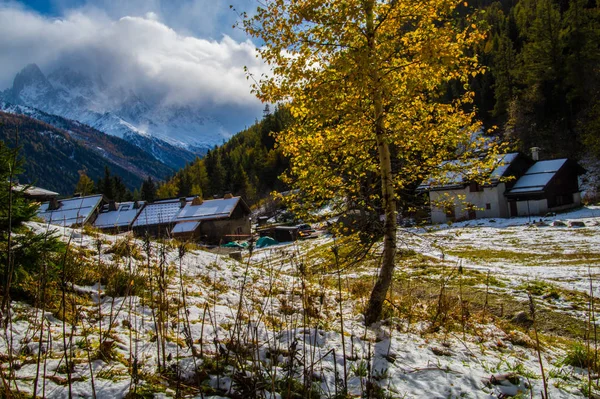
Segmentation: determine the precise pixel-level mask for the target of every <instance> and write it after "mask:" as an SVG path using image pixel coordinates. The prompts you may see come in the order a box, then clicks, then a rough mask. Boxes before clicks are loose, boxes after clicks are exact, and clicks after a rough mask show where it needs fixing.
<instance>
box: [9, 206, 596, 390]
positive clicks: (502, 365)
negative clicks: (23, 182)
mask: <svg viewBox="0 0 600 399" xmlns="http://www.w3.org/2000/svg"><path fill="white" fill-rule="evenodd" d="M599 218H600V208H584V209H582V210H579V211H576V212H572V213H568V214H563V215H559V216H557V217H556V218H555V219H556V220H558V219H560V220H566V221H569V220H580V221H583V222H584V223H585V224H586V227H583V228H558V227H539V228H538V227H532V226H528V225H527V224H526V223H527V222H528V221H527V219H510V220H496V221H491V220H487V221H476V222H465V223H457V224H454V225H452V226H443V227H437V228H433V229H430V230H428V231H425V230H413V231H410V232H405V233H402V234H401V236H400V242H401V243H402V245H406V246H407V247H409V248H411V249H417V250H418V251H419V252H422V253H424V254H427V255H431V256H435V257H437V258H440V259H441V258H442V257H443V258H444V261H447V262H450V263H451V262H458V261H460V262H462V263H463V265H464V266H465V267H472V268H476V269H488V270H491V271H492V272H493V273H495V274H497V275H498V276H501V277H503V278H505V279H509V280H510V279H516V280H528V279H531V278H550V279H553V281H556V283H557V284H561V285H563V286H566V287H569V288H573V289H580V290H582V291H585V290H586V288H585V286H586V284H587V286H588V287H589V282H586V281H585V280H586V279H587V277H586V276H587V270H588V266H589V267H590V268H592V269H593V271H594V273H596V271H597V270H596V268H597V267H598V263H600V256H597V255H598V253H597V250H596V248H598V240H599V238H598V236H599V235H598V229H599V228H600V227H599V226H598V221H600V219H599ZM31 226H32V228H33V229H34V230H36V231H45V230H46V229H47V228H48V226H46V225H42V224H37V223H33V224H31ZM57 234H59V235H60V236H61V239H63V240H64V241H65V242H70V245H72V246H73V247H75V248H83V249H85V250H87V251H89V252H90V254H91V255H90V259H91V260H92V263H91V266H90V267H95V266H93V262H94V261H95V259H97V256H98V254H97V253H94V251H95V248H97V245H98V242H101V243H102V248H104V249H103V250H102V253H101V254H100V259H101V263H104V264H109V263H111V262H113V263H114V262H118V263H119V264H120V265H121V267H122V268H124V269H127V268H129V267H131V269H132V270H133V271H134V272H135V271H137V272H139V273H142V275H143V276H145V278H147V275H145V274H143V273H147V272H148V271H147V270H148V268H147V264H148V259H147V258H146V257H145V255H144V254H143V251H142V256H141V257H138V259H137V260H136V259H130V258H118V256H117V255H116V254H109V253H107V252H108V251H107V248H109V247H111V246H114V245H115V244H116V243H118V242H119V241H122V240H126V238H125V237H124V236H118V237H115V236H108V235H107V236H105V235H98V236H90V235H87V234H85V233H83V232H82V231H80V230H72V229H68V228H57ZM331 242H332V239H331V238H329V237H321V238H318V239H315V240H308V241H304V242H299V243H294V244H286V245H278V246H275V247H270V248H265V249H260V250H255V251H253V253H252V254H251V256H250V254H249V253H246V255H245V257H244V262H238V261H235V260H233V259H230V258H229V257H228V256H227V255H226V254H219V253H209V252H204V251H200V250H192V251H188V252H186V253H185V254H183V256H182V257H180V252H179V250H178V248H170V247H166V246H162V245H160V244H158V243H154V244H153V246H152V248H151V260H150V263H151V264H153V265H155V266H153V268H154V269H152V270H155V269H156V267H158V266H156V265H158V264H161V261H162V264H163V265H164V266H165V267H164V281H162V282H161V281H160V280H159V277H158V275H159V274H160V273H159V272H153V273H155V274H152V279H151V280H150V282H149V285H150V287H151V288H152V289H151V294H148V293H146V294H144V295H142V296H125V297H115V298H113V297H109V296H108V295H107V294H106V292H107V287H105V286H100V285H98V284H96V285H90V286H81V285H75V286H73V285H71V286H70V287H69V289H70V290H72V291H73V292H75V293H77V295H79V296H80V297H81V298H83V299H81V300H80V301H79V302H78V303H77V305H76V309H77V310H76V312H75V313H76V314H77V323H76V325H75V326H72V325H71V324H68V323H64V324H63V322H62V321H61V320H59V319H58V318H57V317H56V315H52V314H51V313H49V312H44V313H43V314H42V312H41V311H40V310H39V309H36V308H33V307H31V306H29V305H25V304H23V303H20V302H14V303H13V305H12V312H11V318H10V319H11V321H12V322H11V323H9V325H8V326H7V328H6V329H4V330H3V334H0V335H1V337H0V354H4V355H0V362H1V363H2V364H1V367H2V370H3V373H4V375H5V376H7V377H8V378H9V379H10V380H11V384H12V385H11V389H13V390H16V389H17V388H18V390H19V391H20V392H25V393H27V394H32V393H33V389H34V380H35V376H36V375H39V379H38V383H37V393H38V395H42V394H43V395H44V396H45V397H53V398H54V397H56V398H58V397H68V396H69V383H68V378H69V374H68V373H67V370H66V363H67V361H66V360H67V359H71V363H72V373H71V375H70V378H71V384H70V386H71V393H72V395H73V396H74V397H93V396H96V397H98V398H113V397H124V396H125V395H126V394H127V393H128V392H133V391H134V390H135V391H136V392H137V393H139V394H141V393H149V392H153V393H156V394H159V395H160V397H175V396H176V394H177V392H179V393H183V394H185V395H186V396H187V397H203V398H209V397H213V398H216V397H219V396H226V397H231V396H235V395H236V393H237V395H238V396H237V397H240V396H248V397H252V395H256V397H265V398H282V397H283V398H285V397H287V396H286V395H287V393H290V392H296V393H297V392H298V389H299V388H298V386H300V387H302V384H306V386H308V387H309V388H310V389H312V390H314V392H317V393H318V396H320V397H326V398H329V397H335V396H336V394H337V393H339V392H341V390H342V389H343V385H344V381H345V384H346V385H347V389H348V392H349V394H350V395H351V396H352V397H360V396H366V395H367V390H368V389H369V388H368V387H370V386H372V384H375V385H376V386H377V387H380V389H381V390H380V392H379V395H380V396H377V397H393V398H396V397H402V398H498V397H501V396H502V395H503V394H511V395H514V394H517V393H518V392H522V393H524V395H525V396H526V397H529V388H528V387H531V392H533V393H534V397H539V396H538V395H539V392H541V391H542V389H543V387H542V379H541V377H540V367H539V363H538V360H537V354H536V352H535V351H534V350H533V349H532V348H531V345H523V344H522V342H521V341H523V339H521V340H515V334H517V335H518V334H521V336H522V335H525V334H523V333H519V332H506V331H504V330H501V329H500V328H498V327H496V326H494V325H493V324H485V323H484V324H477V323H476V322H473V324H472V325H471V329H470V332H468V333H465V334H464V335H463V334H460V335H459V334H457V333H456V332H453V331H447V330H445V329H444V328H443V327H442V328H441V329H440V330H438V331H437V332H429V331H428V329H427V327H428V326H427V322H413V325H412V326H411V328H410V329H408V331H407V328H406V322H405V321H404V320H400V319H396V318H391V319H388V320H385V321H384V322H382V323H380V324H378V325H376V326H374V327H371V328H365V326H364V324H363V322H362V316H361V315H360V314H359V312H358V311H357V308H358V305H359V304H357V303H356V301H354V300H353V299H351V297H350V295H348V293H342V295H343V300H342V302H341V306H340V302H339V298H338V295H339V293H338V292H337V291H336V290H334V289H331V288H327V287H326V286H322V285H319V284H316V283H315V282H314V281H307V280H306V279H305V278H304V277H303V274H302V272H301V270H302V267H303V266H302V265H303V262H304V259H305V258H306V257H307V256H309V254H310V253H311V251H313V250H314V249H315V248H317V247H321V246H327V245H330V244H331ZM131 243H132V245H135V246H137V247H139V248H143V245H144V243H143V242H141V241H138V240H132V241H131ZM469 248H474V249H479V250H483V251H484V252H485V251H490V250H492V249H494V250H495V249H497V248H500V249H501V250H502V251H504V252H503V253H504V254H506V253H518V254H522V253H525V254H527V255H528V256H526V257H521V258H519V257H513V258H511V260H509V261H507V260H502V259H494V258H489V257H487V258H485V259H483V258H482V259H479V260H478V258H476V257H461V255H460V251H463V250H468V249H469ZM466 253H467V254H468V251H466ZM548 253H551V254H555V253H556V254H562V255H569V256H551V257H548V256H545V254H548ZM581 253H585V254H588V255H589V256H587V257H586V258H585V261H582V262H576V261H578V260H579V259H580V258H579V257H578V256H576V255H578V254H581ZM161 254H164V256H161ZM574 255H575V256H574ZM523 259H524V260H523ZM320 261H321V260H320V259H313V260H312V262H314V263H317V264H318V263H319V262H320ZM180 266H181V267H180ZM180 273H181V275H182V277H183V278H182V279H180V277H179V276H180ZM348 273H349V274H350V273H352V271H351V270H350V271H348ZM161 284H162V286H163V287H165V289H160V288H159V287H160V286H161ZM182 292H183V293H185V299H184V296H183V295H182ZM240 298H242V300H241V303H240ZM184 301H185V302H184ZM184 303H185V305H184ZM151 304H154V306H150V305H151ZM161 309H162V312H161ZM340 309H341V313H340ZM340 316H342V317H343V321H342V317H340ZM41 320H43V321H44V323H43V326H44V330H43V331H41V334H40V325H41V322H40V321H41ZM307 320H308V321H307ZM342 331H343V333H342ZM40 337H41V340H40ZM525 341H527V340H525ZM100 353H102V354H103V355H99V354H100ZM65 354H66V357H65ZM38 356H39V359H40V361H39V362H38ZM564 356H565V352H564V350H562V349H559V348H553V347H550V346H548V347H546V348H544V351H543V362H544V363H543V364H544V367H545V370H546V375H547V376H550V377H549V387H548V389H549V394H550V395H549V396H550V397H552V398H571V397H584V396H583V394H581V391H580V387H581V386H582V385H585V384H586V383H587V382H586V381H587V371H584V370H581V369H577V368H573V367H570V366H564V365H561V363H560V360H561V359H563V358H564ZM90 360H91V362H90ZM11 364H12V367H10V366H11ZM160 365H164V366H166V367H164V369H163V370H162V371H161V372H160V373H159V372H158V371H157V369H158V368H159V366H160ZM507 373H515V374H514V375H507ZM492 375H495V376H496V377H497V379H498V380H499V381H498V382H497V385H494V384H491V383H488V384H486V383H485V382H486V381H489V379H490V377H491V376H492ZM43 376H45V378H43ZM92 376H93V380H92V378H91V377H92ZM290 377H292V379H294V380H296V381H298V382H299V383H296V384H294V383H292V382H290V381H291V380H290ZM178 381H179V382H178ZM198 384H200V386H201V387H202V390H199V389H198V388H193V387H198ZM298 384H299V385H298ZM93 389H95V395H94V394H93ZM273 391H275V392H277V393H274V392H273ZM202 392H203V393H202ZM300 392H301V391H300ZM211 395H213V396H211ZM303 395H305V396H306V395H307V392H304V393H303ZM373 395H374V394H372V397H376V396H373Z"/></svg>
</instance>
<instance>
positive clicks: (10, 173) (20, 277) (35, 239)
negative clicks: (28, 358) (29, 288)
mask: <svg viewBox="0 0 600 399" xmlns="http://www.w3.org/2000/svg"><path fill="white" fill-rule="evenodd" d="M19 150H20V148H19V147H17V148H10V147H8V146H7V145H6V144H5V143H4V142H3V141H0V277H1V279H2V288H1V292H0V295H1V296H2V303H1V309H0V315H6V316H8V313H7V312H6V310H7V307H8V304H9V303H10V299H11V295H13V294H15V293H18V291H19V287H20V283H21V282H23V281H27V280H29V281H31V277H30V275H32V274H35V273H39V271H40V270H41V265H42V263H43V262H45V261H47V260H48V259H49V256H50V254H51V253H53V252H55V251H56V250H58V249H59V248H60V247H61V245H62V244H60V243H59V242H58V241H57V240H56V239H54V238H52V237H51V236H50V233H48V232H46V233H42V234H36V233H34V232H33V231H32V230H31V229H29V228H27V227H26V226H24V223H25V222H27V221H29V220H31V219H32V218H33V217H34V216H35V214H36V211H37V208H38V204H36V203H32V202H28V201H26V200H25V198H24V196H23V191H20V190H16V189H14V185H15V183H14V182H15V181H16V178H17V176H18V175H19V174H20V173H22V172H23V163H24V161H23V158H21V157H20V156H19ZM41 254H44V256H42V255H41ZM3 321H5V320H3Z"/></svg>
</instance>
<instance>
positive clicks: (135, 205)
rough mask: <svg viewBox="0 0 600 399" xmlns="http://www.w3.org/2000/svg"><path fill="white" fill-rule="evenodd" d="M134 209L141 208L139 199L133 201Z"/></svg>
mask: <svg viewBox="0 0 600 399" xmlns="http://www.w3.org/2000/svg"><path fill="white" fill-rule="evenodd" d="M133 209H140V203H139V201H133Z"/></svg>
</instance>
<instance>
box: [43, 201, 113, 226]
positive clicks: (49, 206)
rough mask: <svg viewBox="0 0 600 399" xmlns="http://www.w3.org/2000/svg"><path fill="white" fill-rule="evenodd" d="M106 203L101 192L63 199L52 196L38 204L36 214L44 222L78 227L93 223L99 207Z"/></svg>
mask: <svg viewBox="0 0 600 399" xmlns="http://www.w3.org/2000/svg"><path fill="white" fill-rule="evenodd" d="M106 203H107V201H106V199H105V198H104V196H103V195H101V194H97V195H89V196H86V197H75V198H69V199H63V200H57V199H56V198H53V199H52V200H50V201H48V202H44V203H43V204H42V205H40V208H39V209H38V211H37V216H38V217H39V218H41V219H43V220H44V221H45V222H46V223H50V224H55V225H59V226H63V227H78V226H83V225H84V224H92V223H94V221H95V220H96V217H97V216H98V214H99V212H100V208H101V207H102V205H104V204H106Z"/></svg>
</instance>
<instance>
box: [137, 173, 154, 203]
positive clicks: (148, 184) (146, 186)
mask: <svg viewBox="0 0 600 399" xmlns="http://www.w3.org/2000/svg"><path fill="white" fill-rule="evenodd" d="M140 196H141V199H142V200H144V201H147V202H154V200H155V199H156V184H154V180H152V177H150V176H148V178H147V179H146V180H144V182H143V183H142V187H141V188H140Z"/></svg>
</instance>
